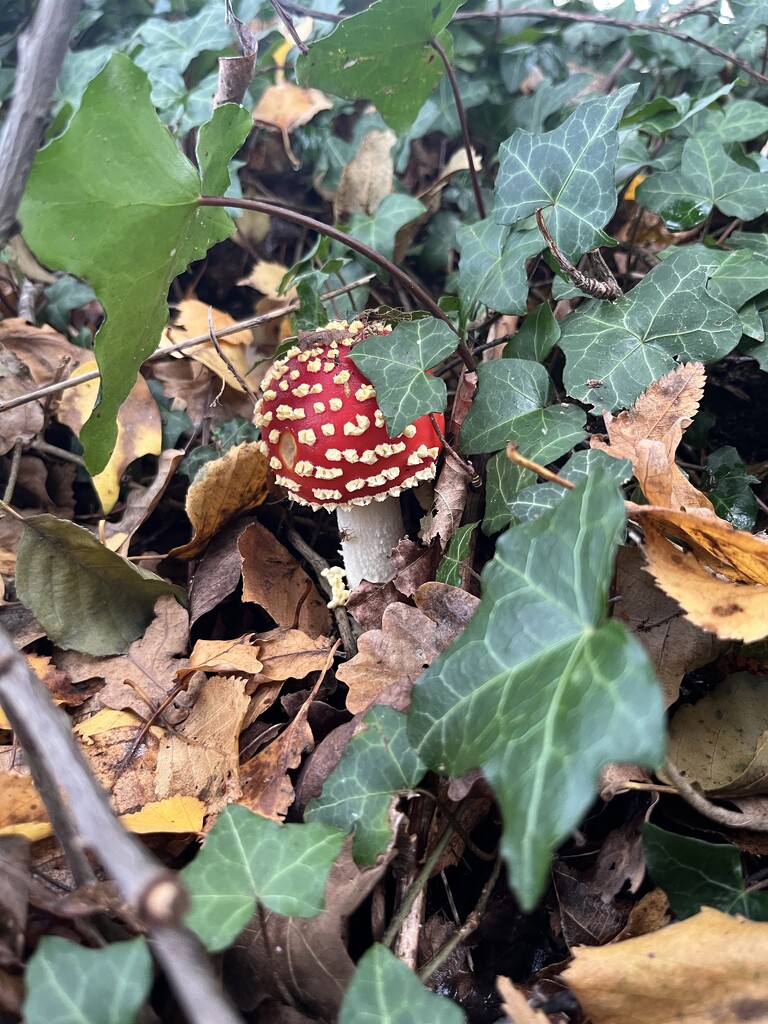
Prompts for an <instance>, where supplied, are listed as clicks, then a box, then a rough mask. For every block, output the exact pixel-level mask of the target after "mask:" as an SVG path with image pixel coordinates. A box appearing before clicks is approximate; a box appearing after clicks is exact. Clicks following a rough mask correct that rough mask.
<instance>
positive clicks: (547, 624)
mask: <svg viewBox="0 0 768 1024" xmlns="http://www.w3.org/2000/svg"><path fill="white" fill-rule="evenodd" d="M623 531H624V505H623V502H622V499H621V495H620V493H619V491H618V488H617V487H616V485H615V484H613V483H611V482H610V481H608V480H606V478H605V477H604V475H603V474H602V473H601V472H599V471H598V472H595V473H594V474H592V475H591V476H590V477H589V479H588V480H587V481H586V483H584V484H582V485H581V486H579V487H577V488H576V489H575V490H573V491H570V492H569V493H568V494H567V495H566V496H565V498H563V500H562V501H561V503H560V504H559V505H558V506H557V508H555V509H554V510H553V511H552V512H548V513H545V514H544V515H542V516H541V517H540V518H539V519H536V520H534V521H533V522H529V523H524V524H523V525H521V526H515V527H512V528H511V529H509V530H508V531H507V532H506V533H505V534H503V535H502V537H501V538H500V539H499V541H498V543H497V545H496V554H495V555H494V558H493V560H492V561H491V562H490V563H489V564H488V565H487V566H486V568H485V570H484V571H483V577H482V579H483V597H482V601H481V603H480V606H479V608H478V610H477V612H476V613H475V616H474V617H473V619H472V620H471V621H470V623H469V625H468V626H467V628H466V630H465V631H464V633H463V634H462V636H461V637H460V638H459V639H458V640H457V641H455V642H454V643H453V644H452V645H451V647H450V648H449V649H448V650H447V651H446V652H445V654H443V655H441V656H440V658H438V660H437V661H436V662H434V663H433V664H432V665H431V667H430V668H428V669H427V671H426V672H425V673H424V675H423V676H421V678H420V679H419V680H418V681H417V682H416V685H415V687H414V690H413V699H412V703H411V707H410V710H409V713H408V735H409V737H410V740H411V742H412V743H413V745H414V747H415V748H416V750H417V751H418V753H419V754H420V756H421V757H422V758H423V759H424V760H425V761H426V763H427V764H428V765H429V767H430V768H432V769H434V770H435V771H438V772H440V773H442V774H446V773H447V774H450V775H452V776H454V777H458V776H460V775H463V774H464V773H465V772H467V771H469V770H470V769H472V768H482V770H483V772H484V774H485V776H486V778H487V779H488V781H489V783H490V785H491V787H492V788H493V790H494V792H495V794H496V797H497V799H498V801H499V805H500V807H501V811H502V817H503V821H504V830H503V835H502V843H501V848H502V852H503V854H504V857H505V859H506V862H507V866H508V869H509V876H510V882H511V885H512V887H513V889H514V891H515V893H516V895H517V897H518V899H519V901H520V904H521V906H522V907H523V909H525V910H530V909H532V908H533V907H534V906H535V905H536V902H537V900H538V899H539V897H540V895H541V893H542V891H543V889H544V887H545V885H546V880H547V876H548V865H549V857H550V854H551V851H552V850H553V849H554V848H555V847H556V846H557V845H558V843H560V842H561V841H562V840H563V839H564V838H565V836H567V835H568V833H569V832H570V831H571V830H572V829H573V828H575V826H576V825H577V824H578V822H579V820H580V819H581V817H582V815H583V814H584V813H585V812H586V811H587V809H588V807H589V805H590V803H591V801H592V800H593V799H594V792H595V787H596V785H597V777H598V773H599V770H600V768H601V767H602V765H604V764H606V763H607V762H609V761H628V762H631V763H637V764H650V765H657V764H658V763H659V762H660V760H661V758H662V757H663V754H664V735H665V729H664V708H663V702H662V698H661V693H660V690H659V687H658V683H657V682H656V680H655V678H654V674H653V670H652V668H651V666H650V664H649V662H648V658H647V656H646V654H645V652H644V651H643V649H642V647H641V646H640V644H639V643H638V642H637V641H636V640H635V639H634V638H632V637H631V636H630V635H629V634H628V633H627V632H626V630H625V629H624V628H623V627H622V626H621V625H620V624H619V623H618V622H616V621H612V620H611V621H606V618H605V609H606V601H607V595H608V588H609V586H610V581H611V574H612V571H613V561H614V555H615V552H616V548H617V546H618V544H619V541H620V539H621V536H622V534H623Z"/></svg>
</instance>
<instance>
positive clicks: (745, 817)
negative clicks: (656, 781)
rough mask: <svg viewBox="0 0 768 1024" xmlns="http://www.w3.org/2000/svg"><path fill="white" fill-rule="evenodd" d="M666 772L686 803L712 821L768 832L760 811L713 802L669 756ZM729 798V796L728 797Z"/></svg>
mask: <svg viewBox="0 0 768 1024" xmlns="http://www.w3.org/2000/svg"><path fill="white" fill-rule="evenodd" d="M664 774H665V775H666V776H667V777H668V778H669V781H670V782H671V783H672V785H673V786H674V787H675V789H676V790H677V792H678V793H679V794H680V796H681V797H682V798H683V800H685V802H686V803H688V804H690V805H691V807H693V808H694V810H696V811H698V812H699V814H703V815H704V817H705V818H709V819H710V821H716V822H718V824H720V825H726V826H728V827H729V828H744V829H750V830H751V831H753V832H768V822H766V820H765V816H764V815H761V814H759V813H757V814H750V813H749V812H748V811H747V812H744V813H742V812H741V811H729V810H728V808H727V807H720V806H719V805H718V804H713V803H712V801H711V800H709V799H708V798H707V797H706V796H704V794H703V793H701V792H699V790H698V789H696V787H695V786H692V785H691V783H690V782H689V781H688V779H686V778H685V776H684V775H682V774H681V773H680V770H679V769H678V767H677V765H676V764H674V763H673V762H672V761H671V760H670V759H669V758H667V760H666V761H665V762H664ZM726 799H727V798H726Z"/></svg>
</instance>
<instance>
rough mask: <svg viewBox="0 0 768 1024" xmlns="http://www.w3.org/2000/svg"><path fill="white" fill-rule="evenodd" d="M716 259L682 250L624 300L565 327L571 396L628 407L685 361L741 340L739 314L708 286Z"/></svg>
mask: <svg viewBox="0 0 768 1024" xmlns="http://www.w3.org/2000/svg"><path fill="white" fill-rule="evenodd" d="M711 272H712V263H711V261H710V260H708V259H707V258H706V257H703V256H701V255H700V254H699V253H698V252H687V251H686V250H684V249H683V250H677V251H675V252H673V253H671V254H670V256H669V257H668V258H667V259H665V260H664V261H663V262H662V263H661V264H660V265H659V266H657V267H654V269H653V270H652V271H651V272H650V274H648V276H647V277H645V278H644V279H643V280H642V281H641V282H640V284H638V285H637V286H636V287H635V288H633V289H632V291H631V292H629V293H628V294H627V295H625V296H624V297H623V298H621V299H619V300H618V302H614V303H607V302H598V301H593V302H590V303H588V304H587V305H586V306H584V307H582V308H581V309H579V310H578V311H577V312H575V313H572V314H571V315H570V316H568V317H566V318H565V320H563V321H562V322H561V324H560V331H561V333H560V348H561V349H562V350H563V352H565V356H566V363H565V371H564V373H563V382H564V384H565V386H566V389H567V391H568V394H569V395H572V396H573V397H574V398H577V399H579V401H583V402H592V403H593V405H594V406H595V407H596V408H597V409H598V410H599V411H601V412H602V411H605V410H612V409H616V408H620V407H622V406H629V405H631V404H632V402H634V400H635V399H636V398H637V396H638V395H639V394H640V393H641V392H643V391H644V390H645V389H646V388H647V387H648V386H649V384H651V383H652V382H653V381H654V380H658V379H659V378H660V377H663V376H664V374H665V373H669V371H670V370H673V369H674V368H675V366H676V362H675V357H679V358H680V359H681V360H682V361H683V362H689V361H691V360H701V362H703V363H711V362H714V361H716V360H717V359H722V357H723V356H725V355H727V354H728V352H730V351H731V349H733V348H734V347H735V346H736V345H737V344H738V342H739V339H740V337H741V325H740V323H739V318H738V316H737V315H736V313H735V311H734V310H733V309H731V308H730V307H729V306H727V305H725V304H724V303H722V302H718V301H717V300H716V299H714V298H713V297H712V296H711V295H710V294H709V293H708V291H707V290H706V285H707V279H708V278H709V277H710V275H711Z"/></svg>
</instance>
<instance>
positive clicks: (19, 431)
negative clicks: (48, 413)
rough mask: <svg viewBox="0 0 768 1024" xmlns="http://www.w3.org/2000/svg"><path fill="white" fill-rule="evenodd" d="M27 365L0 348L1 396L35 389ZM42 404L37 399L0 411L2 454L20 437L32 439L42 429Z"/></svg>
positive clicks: (22, 395)
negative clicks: (0, 412)
mask: <svg viewBox="0 0 768 1024" xmlns="http://www.w3.org/2000/svg"><path fill="white" fill-rule="evenodd" d="M34 387H35V384H34V381H33V380H32V375H31V374H30V372H29V369H28V368H27V367H26V366H25V365H24V363H22V362H21V361H20V360H19V359H17V358H16V356H15V355H14V354H13V353H12V352H8V351H6V350H5V349H3V348H0V388H1V389H2V394H3V399H4V400H6V401H9V400H10V399H12V398H24V397H25V396H26V395H28V394H29V392H30V391H32V390H34ZM44 422H45V419H44V417H43V407H42V405H40V403H39V402H26V403H25V404H24V405H19V406H17V407H16V408H15V409H9V410H8V411H7V412H4V413H2V414H0V455H5V453H6V452H9V451H10V450H11V448H13V446H14V445H15V444H16V442H17V441H19V440H21V441H24V442H27V441H31V440H32V438H33V437H34V436H35V434H37V433H39V432H40V431H41V430H42V429H43V423H44Z"/></svg>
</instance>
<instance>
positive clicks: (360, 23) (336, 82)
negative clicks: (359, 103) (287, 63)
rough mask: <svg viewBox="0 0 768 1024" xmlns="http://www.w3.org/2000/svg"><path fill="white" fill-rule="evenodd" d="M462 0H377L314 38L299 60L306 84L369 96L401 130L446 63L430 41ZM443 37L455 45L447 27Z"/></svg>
mask: <svg viewBox="0 0 768 1024" xmlns="http://www.w3.org/2000/svg"><path fill="white" fill-rule="evenodd" d="M462 2H463V0H377V2H376V3H374V4H372V5H371V7H370V8H369V9H368V10H367V11H363V12H362V13H361V14H356V15H354V16H352V17H350V18H346V19H345V20H344V21H342V22H341V24H340V25H339V26H338V28H336V29H334V30H333V32H331V34H330V35H328V36H325V38H323V39H319V40H318V41H317V42H315V43H313V44H312V45H311V46H310V48H309V53H308V54H307V55H306V56H304V57H300V58H299V60H298V61H297V62H296V72H297V75H298V78H299V81H300V82H301V83H302V85H310V86H314V87H315V88H316V89H323V90H324V91H325V92H330V93H332V94H334V95H336V96H344V97H345V98H346V99H350V100H357V99H368V100H370V101H371V103H373V105H374V106H375V107H376V109H377V110H378V111H379V113H380V114H381V116H382V117H383V118H384V120H385V121H386V122H387V124H388V125H390V127H391V128H393V129H394V130H395V131H396V132H398V133H399V132H404V131H406V130H407V129H408V128H409V127H410V125H411V122H412V121H413V119H414V118H415V117H416V114H417V113H418V112H419V108H420V107H421V105H422V104H423V103H424V102H425V100H426V99H427V98H428V97H429V94H430V93H431V92H432V90H433V89H434V88H435V86H436V85H437V83H438V82H439V81H440V79H441V78H442V76H443V74H444V72H445V68H444V66H443V63H442V61H441V60H440V58H439V57H438V55H437V53H435V51H434V50H433V49H432V48H431V47H430V46H429V45H428V44H429V40H430V39H432V37H433V36H440V34H441V33H443V30H444V29H445V28H446V26H447V25H448V23H449V21H450V20H451V18H452V17H453V15H454V14H455V12H456V10H457V9H458V8H459V7H460V5H461V3H462ZM440 41H441V43H442V44H443V46H444V47H445V46H446V45H447V46H448V47H450V45H451V43H450V36H449V35H448V33H444V34H443V36H442V37H441V40H440Z"/></svg>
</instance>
